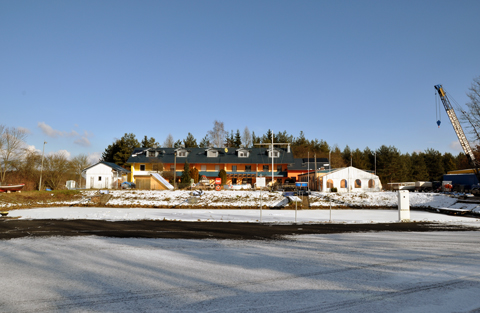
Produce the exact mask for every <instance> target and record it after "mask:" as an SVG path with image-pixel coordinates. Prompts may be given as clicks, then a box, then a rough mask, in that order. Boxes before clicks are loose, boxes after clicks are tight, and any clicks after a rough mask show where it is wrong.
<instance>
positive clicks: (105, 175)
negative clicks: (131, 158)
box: [82, 161, 130, 189]
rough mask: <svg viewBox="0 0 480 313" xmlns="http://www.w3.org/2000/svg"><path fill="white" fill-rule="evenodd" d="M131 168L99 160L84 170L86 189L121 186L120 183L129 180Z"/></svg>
mask: <svg viewBox="0 0 480 313" xmlns="http://www.w3.org/2000/svg"><path fill="white" fill-rule="evenodd" d="M128 173H130V171H129V170H127V169H124V168H123V167H121V166H118V165H116V164H115V163H110V162H103V161H102V162H98V163H97V164H94V165H92V166H90V167H87V168H86V169H84V170H83V171H82V176H83V177H84V178H85V181H86V183H85V188H86V189H103V188H105V189H115V188H120V184H121V183H122V182H124V181H127V174H128Z"/></svg>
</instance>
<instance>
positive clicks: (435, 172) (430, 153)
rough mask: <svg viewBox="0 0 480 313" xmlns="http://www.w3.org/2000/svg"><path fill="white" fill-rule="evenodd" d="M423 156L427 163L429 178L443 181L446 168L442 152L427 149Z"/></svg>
mask: <svg viewBox="0 0 480 313" xmlns="http://www.w3.org/2000/svg"><path fill="white" fill-rule="evenodd" d="M423 156H424V159H425V164H426V165H427V171H428V176H429V178H430V179H429V180H432V181H441V180H442V178H443V174H444V173H445V170H444V168H443V158H442V155H441V154H440V152H438V151H437V150H434V149H427V150H425V153H424V155H423Z"/></svg>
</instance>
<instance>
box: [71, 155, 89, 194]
mask: <svg viewBox="0 0 480 313" xmlns="http://www.w3.org/2000/svg"><path fill="white" fill-rule="evenodd" d="M90 165H92V163H91V162H90V161H89V160H88V156H87V155H86V154H79V155H77V156H76V157H74V158H73V159H72V160H71V161H70V167H71V168H72V171H73V172H74V173H75V176H76V177H77V183H78V186H79V187H81V186H82V182H83V180H82V171H83V170H84V169H86V168H87V167H89V166H90Z"/></svg>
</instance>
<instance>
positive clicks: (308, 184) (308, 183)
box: [307, 151, 310, 190]
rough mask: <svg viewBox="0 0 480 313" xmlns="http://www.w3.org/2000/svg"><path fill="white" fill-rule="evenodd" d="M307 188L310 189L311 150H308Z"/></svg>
mask: <svg viewBox="0 0 480 313" xmlns="http://www.w3.org/2000/svg"><path fill="white" fill-rule="evenodd" d="M307 164H308V165H307V168H308V169H307V173H308V174H307V190H310V151H307Z"/></svg>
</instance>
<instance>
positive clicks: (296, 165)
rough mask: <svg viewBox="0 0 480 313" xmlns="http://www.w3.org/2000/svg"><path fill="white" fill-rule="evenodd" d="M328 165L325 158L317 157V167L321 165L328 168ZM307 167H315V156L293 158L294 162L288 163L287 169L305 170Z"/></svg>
mask: <svg viewBox="0 0 480 313" xmlns="http://www.w3.org/2000/svg"><path fill="white" fill-rule="evenodd" d="M309 163H310V164H309ZM325 164H328V165H325ZM309 165H310V166H309ZM329 166H330V164H329V163H328V159H327V158H317V169H319V168H322V167H325V168H329ZM309 168H310V170H314V169H315V158H309V159H308V158H295V159H294V162H293V163H291V164H289V165H288V170H290V171H306V170H308V169H309Z"/></svg>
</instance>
